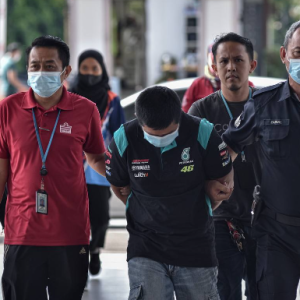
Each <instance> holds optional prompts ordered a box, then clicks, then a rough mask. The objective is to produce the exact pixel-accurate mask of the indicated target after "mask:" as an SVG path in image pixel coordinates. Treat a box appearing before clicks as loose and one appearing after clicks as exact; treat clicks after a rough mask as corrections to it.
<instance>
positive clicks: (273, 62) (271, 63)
mask: <svg viewBox="0 0 300 300" xmlns="http://www.w3.org/2000/svg"><path fill="white" fill-rule="evenodd" d="M279 49H280V46H274V47H272V48H269V49H267V50H266V51H265V53H264V57H265V59H264V62H265V64H264V65H265V68H266V70H265V71H266V76H267V77H276V78H286V77H287V71H286V68H285V66H284V64H282V62H281V59H280V54H279V52H280V50H279Z"/></svg>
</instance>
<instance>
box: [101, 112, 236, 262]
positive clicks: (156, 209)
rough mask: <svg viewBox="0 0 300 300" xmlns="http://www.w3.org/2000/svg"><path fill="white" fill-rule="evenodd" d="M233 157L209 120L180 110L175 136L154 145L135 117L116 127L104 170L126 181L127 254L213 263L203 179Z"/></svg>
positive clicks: (225, 168)
mask: <svg viewBox="0 0 300 300" xmlns="http://www.w3.org/2000/svg"><path fill="white" fill-rule="evenodd" d="M231 168H232V166H231V159H230V156H229V154H228V151H227V147H226V144H225V143H223V142H222V140H221V138H220V137H219V135H218V134H217V132H216V131H215V130H214V129H213V125H212V124H211V123H209V122H208V121H207V120H205V119H202V120H201V119H199V118H196V117H193V116H189V115H187V114H185V113H182V116H181V120H180V125H179V136H178V137H177V138H176V139H175V140H174V141H173V142H172V143H171V144H170V145H168V146H166V147H163V148H158V147H155V146H153V145H152V144H150V143H149V142H148V141H147V140H146V139H144V134H143V130H142V128H141V126H140V125H139V124H138V121H137V120H133V121H131V122H128V123H126V124H124V125H123V126H121V127H120V129H119V130H118V131H117V132H116V133H115V134H114V138H113V140H112V142H111V144H110V146H109V147H108V151H107V153H106V175H107V179H108V181H109V182H110V183H111V184H112V185H114V186H117V187H121V186H126V185H130V187H131V191H132V192H131V194H130V196H129V197H128V200H127V205H126V217H127V229H128V231H129V234H130V238H129V244H128V249H127V250H128V256H127V259H128V260H130V259H131V258H133V257H147V258H150V259H153V260H155V261H159V262H162V263H167V264H172V265H177V266H183V267H212V266H216V265H217V260H216V254H215V247H214V227H213V222H212V217H211V205H210V201H209V199H208V198H207V197H206V195H205V191H204V182H205V180H208V179H217V178H221V177H223V176H225V175H227V174H228V173H229V172H230V170H231Z"/></svg>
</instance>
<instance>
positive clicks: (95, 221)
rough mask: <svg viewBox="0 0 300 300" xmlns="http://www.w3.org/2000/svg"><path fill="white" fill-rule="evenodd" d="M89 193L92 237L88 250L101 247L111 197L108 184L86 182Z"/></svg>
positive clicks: (106, 225)
mask: <svg viewBox="0 0 300 300" xmlns="http://www.w3.org/2000/svg"><path fill="white" fill-rule="evenodd" d="M87 189H88V194H89V210H90V222H91V232H92V239H91V242H90V251H93V250H95V249H96V248H103V247H104V242H105V236H106V231H107V228H108V223H109V199H110V197H111V192H110V187H109V186H99V185H94V184H87Z"/></svg>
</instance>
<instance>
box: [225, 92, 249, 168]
mask: <svg viewBox="0 0 300 300" xmlns="http://www.w3.org/2000/svg"><path fill="white" fill-rule="evenodd" d="M220 92H221V97H222V100H223V103H224V105H225V107H226V109H227V112H228V115H229V118H230V120H232V119H233V115H232V113H231V110H230V108H229V106H228V104H227V102H226V100H225V98H224V96H223V93H222V90H221V91H220ZM251 97H252V90H251V88H250V87H249V97H248V100H250V99H251ZM241 156H242V161H243V162H245V161H246V156H245V152H244V151H242V153H241Z"/></svg>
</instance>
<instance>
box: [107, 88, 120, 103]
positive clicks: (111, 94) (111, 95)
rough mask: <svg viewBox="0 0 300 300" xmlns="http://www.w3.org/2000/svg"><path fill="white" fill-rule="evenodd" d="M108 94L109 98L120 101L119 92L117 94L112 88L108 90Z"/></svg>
mask: <svg viewBox="0 0 300 300" xmlns="http://www.w3.org/2000/svg"><path fill="white" fill-rule="evenodd" d="M107 94H108V98H109V99H111V100H115V99H118V100H119V101H120V98H119V96H118V95H117V94H115V93H114V92H112V91H111V90H108V91H107Z"/></svg>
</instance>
